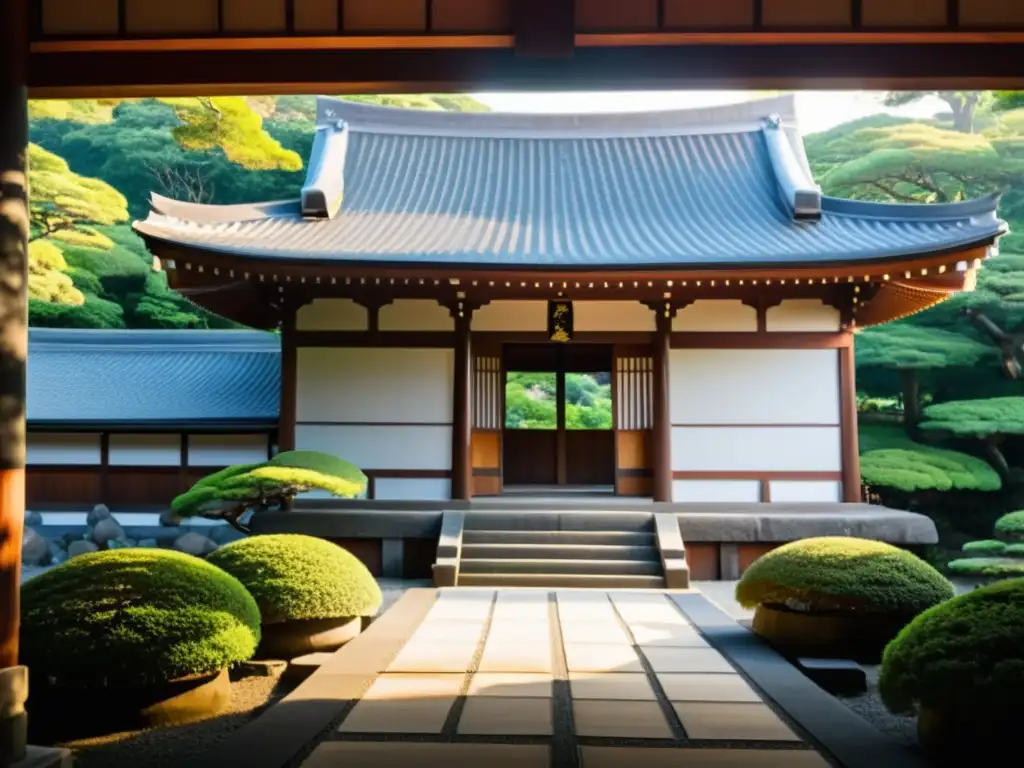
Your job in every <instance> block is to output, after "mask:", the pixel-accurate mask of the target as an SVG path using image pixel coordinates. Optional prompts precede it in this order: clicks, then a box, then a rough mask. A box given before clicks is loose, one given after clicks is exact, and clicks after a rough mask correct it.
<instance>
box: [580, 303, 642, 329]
mask: <svg viewBox="0 0 1024 768" xmlns="http://www.w3.org/2000/svg"><path fill="white" fill-rule="evenodd" d="M572 314H573V327H574V329H575V330H577V331H653V330H654V329H655V318H654V312H652V311H651V309H650V308H649V307H646V306H644V305H643V304H641V303H640V302H639V301H574V302H573V303H572Z"/></svg>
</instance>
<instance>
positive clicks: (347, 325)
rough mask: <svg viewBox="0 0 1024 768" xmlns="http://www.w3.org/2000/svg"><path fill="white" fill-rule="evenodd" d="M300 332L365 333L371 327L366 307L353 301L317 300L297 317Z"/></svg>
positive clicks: (304, 308)
mask: <svg viewBox="0 0 1024 768" xmlns="http://www.w3.org/2000/svg"><path fill="white" fill-rule="evenodd" d="M295 327H296V329H298V330H300V331H365V330H366V329H367V328H369V327H370V325H369V319H368V317H367V312H366V307H364V306H361V305H360V304H356V303H355V302H354V301H353V300H352V299H316V300H315V301H314V302H313V303H312V304H306V305H305V306H304V307H302V308H301V309H300V310H299V311H298V314H297V315H296V316H295Z"/></svg>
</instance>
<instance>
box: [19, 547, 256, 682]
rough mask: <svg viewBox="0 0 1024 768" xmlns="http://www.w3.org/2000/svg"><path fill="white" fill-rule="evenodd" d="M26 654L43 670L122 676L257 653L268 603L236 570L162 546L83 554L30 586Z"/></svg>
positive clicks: (140, 676)
mask: <svg viewBox="0 0 1024 768" xmlns="http://www.w3.org/2000/svg"><path fill="white" fill-rule="evenodd" d="M21 599H22V615H21V649H22V654H23V659H22V660H23V661H24V663H26V664H31V665H32V670H33V674H34V675H36V676H37V677H38V678H40V679H46V678H53V679H54V680H55V681H56V682H57V683H59V684H61V685H68V686H103V685H109V686H121V685H135V684H145V683H154V682H163V681H167V680H173V679H176V678H180V677H185V676H188V675H197V674H203V673H207V672H213V671H216V670H218V669H223V668H224V667H226V666H228V665H230V664H233V663H235V662H239V661H244V660H246V659H248V658H250V657H251V656H252V654H253V652H254V651H255V650H256V646H257V644H258V643H259V639H260V617H259V609H258V608H257V606H256V602H255V601H254V600H253V598H252V596H251V595H250V594H249V593H248V592H246V591H245V588H244V587H243V586H242V585H241V584H240V583H239V582H238V580H237V579H235V578H234V577H233V576H229V575H228V574H226V573H224V572H223V571H221V570H220V569H219V568H215V567H214V566H212V565H210V564H209V563H206V562H204V561H202V560H199V559H198V558H194V557H191V556H189V555H185V554H181V553H179V552H171V551H168V550H160V549H117V550H108V551H104V552H95V553H92V554H86V555H80V556H79V557H76V558H74V559H72V560H69V561H68V562H66V563H64V564H63V565H60V566H58V567H56V568H54V569H53V570H51V571H48V572H46V573H44V574H42V575H40V576H37V577H36V578H34V579H32V580H30V581H28V582H26V583H25V584H24V585H23V586H22V588H21Z"/></svg>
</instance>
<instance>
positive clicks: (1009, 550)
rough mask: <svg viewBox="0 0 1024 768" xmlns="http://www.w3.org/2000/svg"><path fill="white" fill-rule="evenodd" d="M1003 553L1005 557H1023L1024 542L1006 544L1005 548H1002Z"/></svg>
mask: <svg viewBox="0 0 1024 768" xmlns="http://www.w3.org/2000/svg"><path fill="white" fill-rule="evenodd" d="M1003 554H1004V555H1006V557H1024V542H1017V543H1016V544H1007V545H1006V549H1004V550H1003Z"/></svg>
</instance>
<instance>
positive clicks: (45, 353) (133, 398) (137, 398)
mask: <svg viewBox="0 0 1024 768" xmlns="http://www.w3.org/2000/svg"><path fill="white" fill-rule="evenodd" d="M280 381H281V355H280V343H279V341H278V338H277V337H276V336H275V335H273V334H270V333H263V332H258V331H197V330H186V331H144V330H129V331H111V330H96V331H91V330H63V329H49V328H33V329H31V331H30V332H29V362H28V422H29V426H30V427H36V428H40V427H54V428H59V427H65V428H71V427H78V428H88V427H90V426H96V425H102V426H105V427H107V428H110V427H115V426H118V425H123V426H126V427H132V426H143V425H145V426H161V425H163V426H168V427H171V426H175V425H180V426H197V427H200V428H202V427H214V426H224V427H230V426H253V427H258V426H273V425H275V424H276V422H277V417H278V407H279V405H278V404H279V397H280V395H279V390H280Z"/></svg>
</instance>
